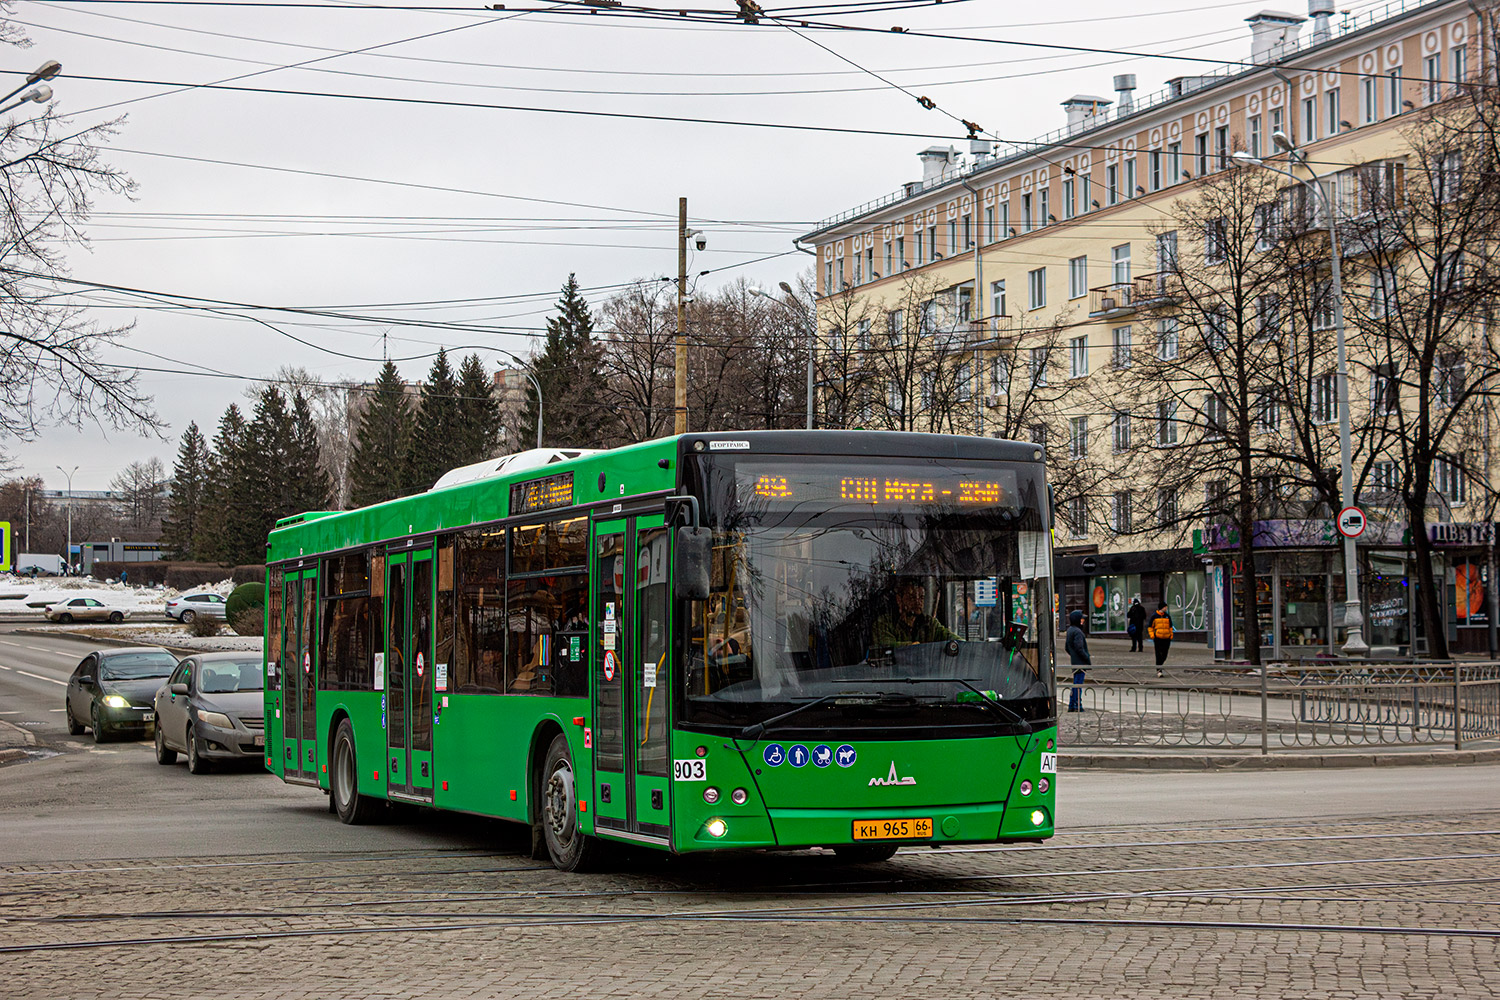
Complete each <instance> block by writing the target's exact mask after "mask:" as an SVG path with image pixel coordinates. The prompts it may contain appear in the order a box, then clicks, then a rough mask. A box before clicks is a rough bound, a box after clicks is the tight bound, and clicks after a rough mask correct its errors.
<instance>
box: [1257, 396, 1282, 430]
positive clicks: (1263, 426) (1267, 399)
mask: <svg viewBox="0 0 1500 1000" xmlns="http://www.w3.org/2000/svg"><path fill="white" fill-rule="evenodd" d="M1255 426H1256V429H1258V430H1262V431H1265V432H1266V433H1267V434H1274V433H1276V432H1277V431H1279V430H1281V403H1279V402H1278V401H1277V399H1276V397H1275V396H1273V395H1271V394H1270V393H1269V392H1263V393H1261V394H1260V395H1259V396H1258V397H1256V401H1255Z"/></svg>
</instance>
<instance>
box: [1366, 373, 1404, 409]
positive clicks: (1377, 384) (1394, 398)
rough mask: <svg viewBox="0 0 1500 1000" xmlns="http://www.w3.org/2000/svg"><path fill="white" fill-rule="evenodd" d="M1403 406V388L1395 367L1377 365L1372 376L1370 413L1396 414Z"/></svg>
mask: <svg viewBox="0 0 1500 1000" xmlns="http://www.w3.org/2000/svg"><path fill="white" fill-rule="evenodd" d="M1400 405H1401V386H1400V384H1399V383H1398V382H1397V381H1396V369H1395V366H1394V365H1376V366H1375V370H1374V371H1373V372H1372V373H1371V374H1370V412H1371V413H1395V412H1396V410H1397V409H1398V408H1399V407H1400Z"/></svg>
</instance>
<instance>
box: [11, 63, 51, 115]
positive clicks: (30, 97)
mask: <svg viewBox="0 0 1500 1000" xmlns="http://www.w3.org/2000/svg"><path fill="white" fill-rule="evenodd" d="M61 72H62V63H60V62H58V61H57V60H56V59H48V60H47V61H46V62H44V63H42V64H41V65H40V66H38V67H37V68H36V69H34V70H32V71H31V72H30V73H27V74H26V79H25V80H24V81H22V83H21V85H20V86H19V87H17V88H16V89H15V90H12V91H11V92H10V93H8V94H6V95H5V96H4V97H0V104H4V103H5V102H6V101H8V100H10V99H11V98H12V97H15V96H16V95H17V94H20V93H21V91H23V90H26V88H27V87H30V88H31V89H30V90H26V93H24V94H21V99H20V100H19V101H17V102H16V103H14V104H10V105H7V106H6V107H3V108H0V115H3V114H5V112H7V111H14V110H15V109H16V108H19V107H20V106H21V105H23V104H25V103H26V102H27V101H35V102H36V103H38V104H45V103H47V102H48V101H50V100H52V88H51V87H49V86H47V85H46V84H45V83H43V82H42V81H43V80H50V79H52V78H53V77H55V76H57V74H59V73H61Z"/></svg>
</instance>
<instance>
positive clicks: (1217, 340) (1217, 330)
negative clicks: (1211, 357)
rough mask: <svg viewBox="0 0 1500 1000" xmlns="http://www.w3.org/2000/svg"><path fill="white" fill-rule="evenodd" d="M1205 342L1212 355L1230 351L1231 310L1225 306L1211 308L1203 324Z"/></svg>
mask: <svg viewBox="0 0 1500 1000" xmlns="http://www.w3.org/2000/svg"><path fill="white" fill-rule="evenodd" d="M1203 342H1204V343H1205V344H1206V345H1207V346H1208V351H1209V353H1210V354H1222V353H1223V352H1224V351H1226V350H1228V349H1229V310H1228V309H1227V308H1225V307H1224V306H1222V305H1216V306H1211V307H1210V308H1209V310H1208V313H1207V314H1206V315H1205V317H1204V322H1203Z"/></svg>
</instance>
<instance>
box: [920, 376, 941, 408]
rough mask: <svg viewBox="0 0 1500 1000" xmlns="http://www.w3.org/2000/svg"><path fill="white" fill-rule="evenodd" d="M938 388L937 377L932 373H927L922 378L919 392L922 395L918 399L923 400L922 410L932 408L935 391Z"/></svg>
mask: <svg viewBox="0 0 1500 1000" xmlns="http://www.w3.org/2000/svg"><path fill="white" fill-rule="evenodd" d="M936 386H937V376H936V375H934V374H933V373H932V372H927V373H925V374H924V375H923V376H922V381H921V385H920V388H919V392H920V394H921V395H920V396H919V397H918V398H920V399H921V400H922V408H923V409H924V410H926V409H931V408H932V400H933V391H934V389H935V388H936Z"/></svg>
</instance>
